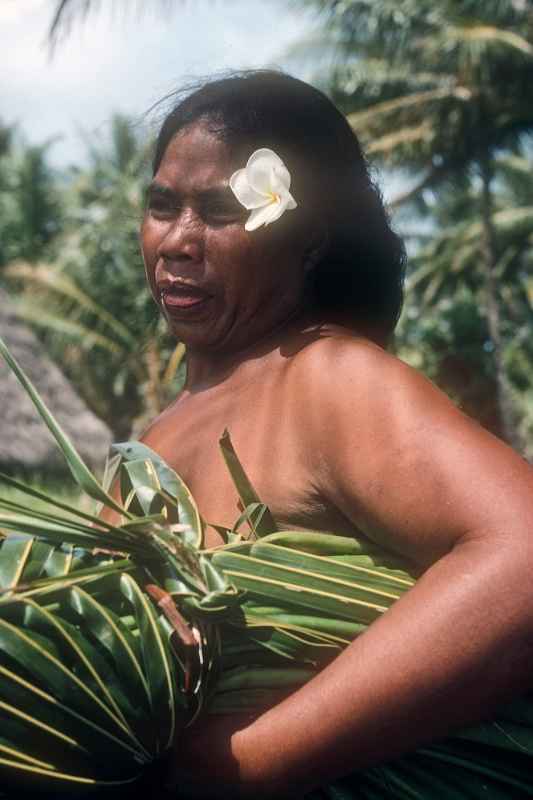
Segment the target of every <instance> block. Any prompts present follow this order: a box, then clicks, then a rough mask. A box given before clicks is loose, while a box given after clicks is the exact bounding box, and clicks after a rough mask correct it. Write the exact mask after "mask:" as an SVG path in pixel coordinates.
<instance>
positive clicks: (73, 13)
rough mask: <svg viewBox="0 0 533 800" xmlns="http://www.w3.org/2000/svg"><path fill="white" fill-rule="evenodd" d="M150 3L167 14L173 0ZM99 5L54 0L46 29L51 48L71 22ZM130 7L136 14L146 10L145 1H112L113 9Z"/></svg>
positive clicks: (81, 0) (94, 0) (87, 0)
mask: <svg viewBox="0 0 533 800" xmlns="http://www.w3.org/2000/svg"><path fill="white" fill-rule="evenodd" d="M182 2H183V0H182ZM109 5H110V4H109V2H108V3H107V6H108V7H109ZM152 5H153V7H154V8H155V7H159V8H160V9H161V11H164V12H165V13H167V14H168V13H169V12H170V11H172V8H173V5H175V3H174V2H173V0H154V2H153V3H152ZM134 6H136V7H134ZM99 7H100V2H99V0H56V7H55V10H54V15H53V17H52V20H51V22H50V27H49V29H48V41H49V44H50V47H51V49H52V50H53V49H54V47H55V46H56V45H57V44H58V43H59V41H60V40H61V38H62V36H64V35H67V34H68V33H69V31H70V29H71V28H72V25H73V24H75V23H76V22H77V21H83V20H84V19H85V18H86V17H87V16H88V15H89V14H90V13H91V12H93V11H96V10H97V9H98V8H99ZM132 7H134V10H135V11H136V12H137V13H138V14H141V13H142V12H144V11H146V3H143V2H141V0H138V2H137V3H136V4H134V3H133V2H132V0H122V2H115V3H113V10H115V9H118V8H122V10H123V11H124V12H125V13H129V12H131V10H132Z"/></svg>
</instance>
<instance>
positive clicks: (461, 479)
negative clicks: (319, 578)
mask: <svg viewBox="0 0 533 800" xmlns="http://www.w3.org/2000/svg"><path fill="white" fill-rule="evenodd" d="M317 351H318V352H317V353H315V354H311V355H310V356H308V357H307V362H308V363H306V364H305V369H303V367H302V370H301V379H300V378H299V379H298V380H301V382H302V384H303V383H305V384H306V387H305V389H306V390H305V391H301V390H302V389H303V388H304V387H303V385H302V386H295V391H301V395H302V398H307V399H306V400H305V404H304V403H303V402H302V409H301V413H302V419H305V420H306V431H305V434H306V435H305V440H306V442H307V445H306V446H307V447H308V448H309V450H308V453H309V457H310V458H311V460H312V462H313V463H312V474H313V480H314V481H315V484H316V488H317V490H318V491H320V492H321V493H322V494H323V495H324V496H326V497H327V498H328V499H329V500H330V502H332V503H334V504H335V505H336V506H337V507H338V508H340V509H342V510H343V511H344V513H345V514H346V515H347V516H349V517H350V518H351V519H352V520H353V522H354V523H355V524H356V525H357V526H358V527H359V529H361V530H363V531H364V532H365V533H366V535H367V536H369V537H371V538H373V539H374V540H376V541H378V542H380V543H381V544H383V545H384V546H387V547H389V548H391V549H394V550H397V551H398V552H401V553H403V554H404V555H408V556H409V557H411V558H413V559H415V560H416V561H418V563H419V564H420V565H421V566H422V567H424V568H427V569H426V571H425V573H424V575H423V576H422V578H421V579H420V580H419V581H418V582H417V584H416V586H415V587H414V588H413V589H411V590H410V591H409V592H408V593H407V594H406V595H405V596H404V597H402V598H401V599H400V600H399V601H398V602H397V603H396V604H395V605H394V606H393V607H392V608H391V609H390V610H389V611H387V613H386V614H385V615H384V616H383V617H381V618H380V619H379V620H378V621H376V622H375V623H373V624H372V626H371V627H370V628H369V630H368V631H367V632H366V633H365V634H364V635H362V636H361V637H359V638H358V639H357V640H356V641H355V642H353V643H352V644H351V645H350V646H349V647H348V648H347V649H346V650H345V651H344V652H343V653H342V654H341V655H340V656H339V657H338V658H337V659H335V661H334V662H333V663H332V664H330V665H329V666H328V667H327V668H326V669H324V670H323V671H322V672H321V673H320V674H319V675H318V676H317V677H315V678H314V679H313V680H312V681H310V682H309V683H308V684H307V685H305V686H304V687H302V688H301V689H299V690H298V691H297V692H295V693H294V694H293V695H292V696H291V697H289V698H288V699H287V700H285V701H283V702H282V703H280V704H279V705H278V706H276V707H275V708H273V709H271V710H270V711H268V712H266V713H265V714H263V715H261V716H260V717H259V718H258V719H256V720H255V721H253V722H251V723H249V724H246V725H244V726H242V723H241V727H240V729H239V730H236V731H235V732H234V733H233V735H232V736H231V738H230V739H229V741H228V737H227V728H225V726H226V725H227V724H228V723H226V722H215V723H212V724H207V726H206V727H205V729H204V730H203V731H202V729H199V730H198V732H197V734H196V735H195V734H194V732H193V731H191V734H192V738H191V740H190V742H189V745H188V747H189V749H188V752H187V756H186V760H184V761H182V764H186V765H187V767H188V771H189V773H190V774H191V775H194V774H196V777H195V778H194V785H195V786H196V789H197V790H198V792H199V794H200V795H201V794H202V792H204V793H205V792H207V795H206V796H209V791H211V790H212V787H213V786H214V785H216V787H217V790H218V794H219V795H220V796H223V795H224V793H225V792H227V791H229V788H230V787H232V790H233V791H234V792H235V794H234V796H242V797H248V796H249V797H252V796H254V797H258V796H265V797H268V796H272V797H274V796H275V797H280V796H284V795H288V794H291V795H292V796H300V795H302V794H304V793H305V792H306V791H308V790H310V789H312V788H314V787H316V786H318V785H320V784H323V783H325V782H327V781H329V780H332V779H334V778H337V777H339V776H341V775H343V774H345V773H347V772H351V771H353V770H356V769H359V768H365V767H368V766H370V765H372V764H375V763H379V762H383V761H385V760H389V759H391V758H394V757H397V756H400V755H402V754H404V753H406V752H409V751H412V750H413V749H415V748H417V747H419V746H421V745H423V744H425V743H427V742H430V741H431V740H433V739H436V738H439V737H442V736H445V735H447V734H448V733H450V732H452V731H453V730H454V729H456V728H458V727H461V726H464V725H466V724H469V723H471V722H474V721H477V720H479V719H481V718H483V717H485V716H487V715H490V714H491V713H492V712H494V711H495V710H496V709H497V707H498V705H500V704H501V703H502V701H503V700H504V699H505V698H506V697H507V696H509V695H511V694H514V693H518V692H520V691H522V690H525V689H527V688H531V687H532V686H533V596H532V595H533V592H532V587H533V580H532V576H533V535H532V532H533V473H532V470H531V469H530V467H529V466H528V465H527V464H526V463H525V462H524V461H523V460H522V459H521V458H520V457H519V456H517V455H516V454H515V453H513V452H512V451H511V450H510V449H509V448H507V447H505V446H504V445H503V444H501V443H500V442H499V441H498V440H496V439H495V438H494V437H492V436H490V435H489V434H487V433H486V432H484V431H483V430H482V429H481V428H479V427H478V426H477V425H476V424H475V423H473V422H471V421H470V420H468V419H467V418H466V417H464V416H463V415H462V414H461V413H460V412H459V411H457V410H456V409H455V408H454V407H453V405H452V404H451V403H449V401H448V400H447V399H446V398H445V397H444V396H443V395H442V394H441V393H440V392H438V391H437V390H436V389H435V388H434V387H433V386H432V385H431V384H430V383H429V382H428V381H426V380H425V379H423V378H422V377H420V376H419V375H418V374H416V373H415V372H413V371H412V370H410V369H409V368H408V367H406V366H405V365H402V364H401V363H400V362H398V361H397V360H396V359H393V358H391V357H390V356H388V355H386V354H385V353H381V351H379V350H377V348H376V349H374V348H372V347H371V346H363V345H358V344H357V343H354V342H353V341H352V340H346V341H345V342H341V343H340V344H339V343H338V342H331V343H327V344H326V346H322V347H321V348H317ZM332 372H333V374H334V375H335V382H334V383H333V382H331V381H330V380H329V379H327V376H328V375H330V374H331V373H332ZM309 384H312V389H311V387H310V385H309ZM310 396H312V397H313V398H314V402H313V404H312V405H311V404H309V402H308V398H309V397H310ZM309 409H310V410H309ZM229 724H230V725H231V722H230V723H229ZM228 746H229V748H230V751H231V756H232V757H231V758H229V757H228ZM202 763H203V766H202ZM198 770H200V772H202V771H203V776H205V782H204V783H203V784H202V780H203V778H200V780H198ZM217 775H218V778H217V777H216V776H217ZM207 787H210V790H209V791H208V790H207Z"/></svg>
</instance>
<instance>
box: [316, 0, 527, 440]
mask: <svg viewBox="0 0 533 800" xmlns="http://www.w3.org/2000/svg"><path fill="white" fill-rule="evenodd" d="M312 4H313V5H315V6H316V7H318V8H319V9H320V10H321V11H322V13H323V14H324V15H325V18H326V21H327V25H328V26H329V27H330V29H331V30H332V31H335V32H336V36H337V38H338V39H340V40H341V41H342V52H343V54H344V56H345V60H344V63H343V64H342V65H339V64H337V67H336V68H335V70H334V72H333V74H332V75H331V92H332V95H333V97H334V99H335V100H336V101H337V102H338V104H339V105H340V106H341V107H342V108H343V109H344V110H345V111H346V113H347V114H348V118H349V120H350V122H351V123H352V125H353V126H354V128H355V130H356V131H357V133H358V134H359V135H360V136H361V138H362V140H363V142H364V144H366V150H367V152H368V153H369V155H371V156H372V157H373V158H374V159H376V160H378V161H381V163H383V164H385V165H387V166H390V167H398V166H401V167H403V168H406V167H407V168H408V169H409V170H410V171H411V172H412V173H413V174H414V175H415V176H416V178H417V180H416V183H415V186H414V188H412V189H410V191H409V192H407V193H406V195H404V196H403V197H402V198H399V199H398V203H399V202H404V203H405V202H406V201H408V200H413V199H414V198H415V197H417V196H418V195H419V194H420V192H422V191H423V190H424V189H432V190H433V191H438V190H439V187H440V186H442V184H443V182H444V181H445V180H446V179H449V178H450V177H452V176H462V175H466V176H468V178H469V180H471V181H473V182H474V183H476V184H478V185H479V186H480V197H479V206H478V217H479V221H480V243H481V248H480V249H481V254H482V257H481V259H480V261H479V263H478V266H477V269H478V270H479V271H480V273H482V278H483V286H484V296H485V302H484V312H485V315H486V319H487V324H488V328H489V332H490V337H491V340H492V344H493V348H494V349H493V357H494V362H495V368H496V376H497V386H498V397H499V405H500V411H501V416H502V419H503V422H504V428H505V431H506V435H507V438H508V439H509V440H510V441H511V442H513V443H514V444H517V442H516V436H515V419H514V410H513V402H512V398H511V393H510V390H509V383H508V379H507V375H506V371H505V366H504V363H503V355H502V332H501V328H502V319H501V316H502V310H501V307H500V302H499V297H498V291H497V271H498V264H499V259H500V257H501V252H500V250H501V247H500V244H499V240H498V232H497V230H496V225H495V222H494V214H495V200H494V192H495V184H494V172H495V169H494V161H495V158H496V156H497V155H498V154H499V153H501V152H502V151H508V152H509V151H512V150H513V148H515V147H516V145H517V143H519V142H520V140H521V138H522V137H523V135H524V133H526V132H528V131H530V130H531V129H532V128H533V107H532V106H531V103H530V102H529V99H528V97H529V93H530V86H531V82H532V80H533V44H532V41H533V4H532V3H531V0H483V2H481V0H460V2H457V0H447V1H445V2H442V3H439V4H435V3H433V2H430V1H429V0H422V1H420V0H418V1H417V2H414V0H394V2H392V0H347V1H346V2H343V3H338V2H336V1H335V0H315V2H313V3H312Z"/></svg>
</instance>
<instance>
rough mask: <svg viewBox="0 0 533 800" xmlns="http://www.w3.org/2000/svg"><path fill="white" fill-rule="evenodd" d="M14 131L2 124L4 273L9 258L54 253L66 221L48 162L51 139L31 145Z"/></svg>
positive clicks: (0, 241) (0, 242)
mask: <svg viewBox="0 0 533 800" xmlns="http://www.w3.org/2000/svg"><path fill="white" fill-rule="evenodd" d="M14 134H15V132H14V131H13V130H12V129H7V128H2V127H1V126H0V275H1V268H2V266H3V265H4V264H6V263H8V262H9V261H12V260H14V259H18V258H23V259H25V260H27V261H36V260H37V259H38V258H42V257H43V256H44V255H45V254H46V253H50V254H52V253H53V248H52V244H53V241H54V239H55V237H56V236H57V234H58V233H59V231H60V230H61V227H62V224H63V213H62V207H61V198H60V191H59V187H58V184H57V178H56V175H55V174H54V171H53V170H52V169H51V168H50V166H49V165H48V163H47V151H48V148H49V147H50V144H51V143H50V142H48V143H46V144H44V145H38V146H28V145H24V143H23V142H21V141H20V140H18V137H16V136H15V135H14Z"/></svg>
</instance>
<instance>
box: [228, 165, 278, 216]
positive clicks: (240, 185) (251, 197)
mask: <svg viewBox="0 0 533 800" xmlns="http://www.w3.org/2000/svg"><path fill="white" fill-rule="evenodd" d="M229 185H230V189H231V191H232V192H233V194H234V195H235V197H236V198H237V200H238V201H239V203H240V204H241V205H242V206H244V207H245V208H247V209H251V208H260V207H261V206H264V205H265V204H266V203H268V202H269V200H268V199H267V198H266V197H265V196H264V195H263V194H259V193H258V192H256V191H255V189H253V188H252V187H251V186H250V184H249V183H248V178H247V177H246V170H245V169H238V170H237V172H234V173H233V175H232V176H231V178H230V179H229Z"/></svg>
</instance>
